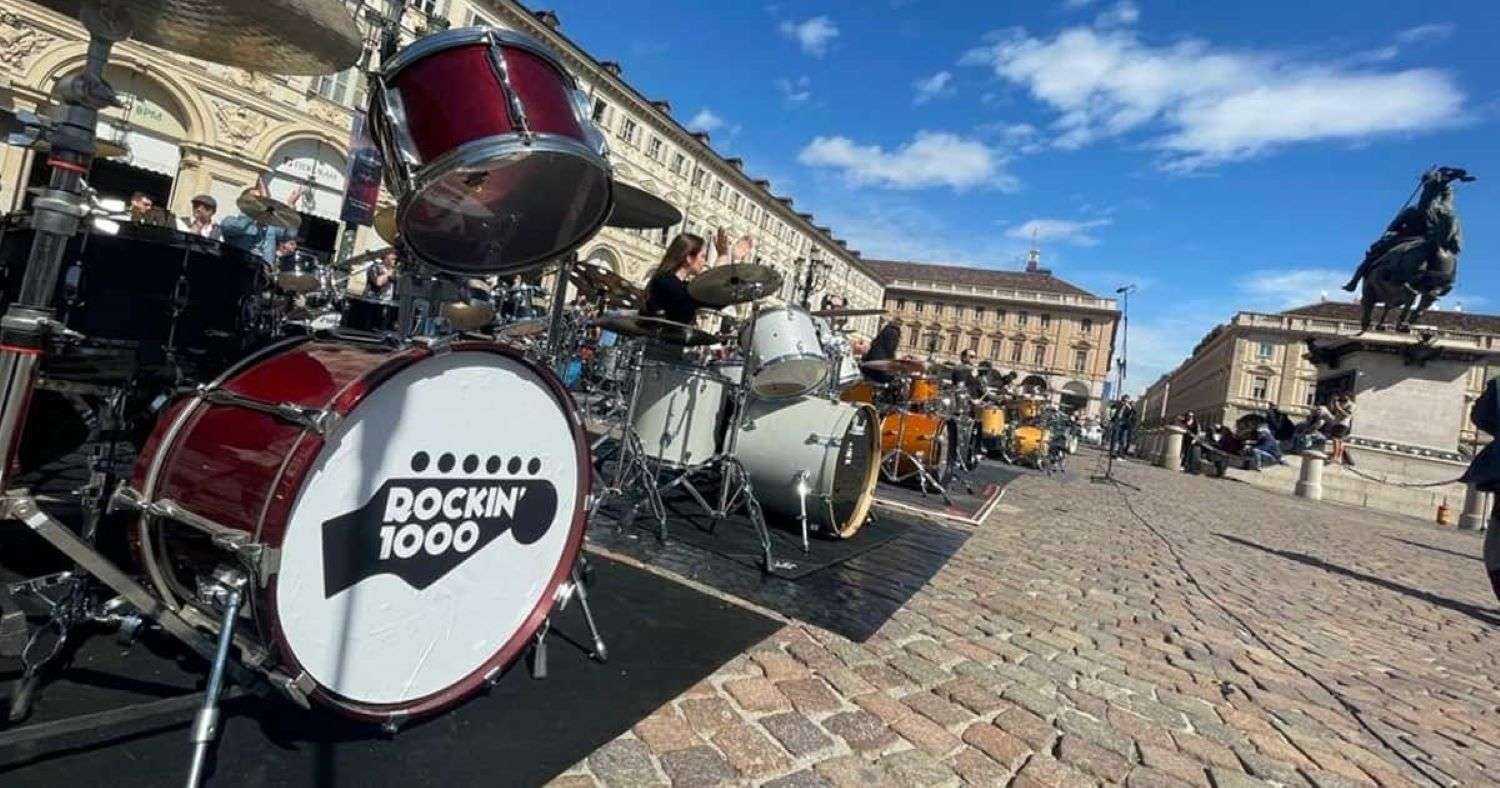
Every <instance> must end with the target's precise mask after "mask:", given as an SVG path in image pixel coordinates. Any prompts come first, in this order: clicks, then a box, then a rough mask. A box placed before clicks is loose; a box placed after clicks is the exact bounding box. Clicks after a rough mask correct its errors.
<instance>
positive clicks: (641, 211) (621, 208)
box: [604, 180, 682, 230]
mask: <svg viewBox="0 0 1500 788" xmlns="http://www.w3.org/2000/svg"><path fill="white" fill-rule="evenodd" d="M611 188H612V189H613V190H614V196H615V207H614V209H613V210H611V211H610V213H609V218H608V219H605V220H604V224H605V225H607V226H609V227H619V228H623V229H627V230H660V229H661V228H663V227H671V226H672V225H674V224H677V223H678V222H680V221H682V212H681V211H679V210H677V209H676V208H674V207H672V204H671V203H669V202H667V201H666V200H663V199H662V198H660V197H657V196H656V195H654V194H652V193H650V192H648V191H644V190H642V189H637V188H636V187H634V186H631V185H630V184H628V183H624V182H622V181H619V180H616V181H614V182H613V183H611Z"/></svg>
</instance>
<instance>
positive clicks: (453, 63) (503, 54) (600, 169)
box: [369, 27, 611, 275]
mask: <svg viewBox="0 0 1500 788" xmlns="http://www.w3.org/2000/svg"><path fill="white" fill-rule="evenodd" d="M589 113H590V106H589V100H588V98H587V97H586V96H585V95H584V93H583V92H582V91H581V90H579V88H578V85H577V83H576V82H575V81H574V79H573V77H572V76H571V75H570V74H568V72H567V70H566V69H564V68H563V66H562V63H561V61H559V60H558V58H557V57H556V56H555V55H554V54H553V53H552V52H550V51H549V50H548V49H547V48H546V47H544V46H543V45H542V44H541V43H540V42H539V41H537V40H535V39H533V38H531V37H529V36H525V35H522V34H520V33H517V32H514V31H510V30H500V29H498V28H488V27H466V28H460V29H456V30H448V31H445V32H442V33H437V34H435V35H429V36H426V37H424V38H421V39H418V40H417V41H416V42H415V43H413V44H412V45H411V46H408V47H407V48H406V49H404V50H402V51H401V53H400V54H398V55H396V57H395V58H393V59H392V60H391V62H390V63H388V64H387V65H386V66H385V68H384V70H383V71H382V72H381V74H380V77H379V79H377V80H376V81H375V83H374V84H373V85H372V86H371V91H370V111H369V118H370V130H371V134H372V136H373V137H374V139H375V142H376V144H377V145H378V146H379V147H380V149H381V152H382V154H383V156H384V158H385V166H386V174H387V181H388V185H389V186H390V189H391V191H392V192H393V193H394V194H395V195H396V197H397V199H398V200H399V208H398V209H397V213H396V224H397V227H398V229H399V230H400V234H401V239H402V240H403V241H404V242H405V243H406V244H408V245H410V246H411V249H412V251H413V252H414V253H415V254H416V255H417V257H419V258H421V259H423V260H425V261H426V262H428V263H430V264H431V265H432V266H433V267H435V268H437V269H439V270H443V271H447V272H450V273H456V274H468V275H474V274H496V273H501V274H506V273H515V272H518V271H525V270H528V269H532V268H536V267H537V266H539V265H541V264H542V263H543V262H544V261H546V260H549V259H551V258H553V257H556V256H558V255H560V254H562V253H564V252H567V251H568V250H570V249H572V248H574V247H576V246H578V245H579V244H581V243H583V241H584V240H586V239H588V238H589V237H590V236H592V235H593V234H594V232H595V231H597V230H598V229H599V227H600V226H601V225H602V224H603V223H604V220H605V218H606V217H608V216H609V213H610V210H611V196H610V166H609V163H608V161H607V160H606V159H605V145H604V137H603V135H602V134H600V133H599V130H598V129H597V128H595V127H594V125H593V123H592V121H590V119H589Z"/></svg>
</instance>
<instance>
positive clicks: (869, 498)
mask: <svg viewBox="0 0 1500 788" xmlns="http://www.w3.org/2000/svg"><path fill="white" fill-rule="evenodd" d="M835 463H836V464H835V465H834V467H833V489H832V490H831V491H830V492H829V496H828V497H829V502H830V503H831V504H832V506H833V517H834V523H833V527H834V532H835V533H837V534H838V535H839V536H840V537H841V538H844V539H847V538H849V537H851V536H853V535H854V533H855V532H856V531H858V530H859V527H860V526H861V525H864V524H865V520H866V519H867V517H868V515H869V513H870V504H871V503H873V502H874V500H875V483H876V482H877V481H878V478H879V477H878V474H879V472H880V416H879V414H877V413H876V412H875V408H874V407H872V406H870V405H860V406H858V408H856V412H855V414H854V418H853V419H852V420H850V422H849V428H848V430H847V431H845V432H844V435H843V441H842V443H841V444H840V445H839V451H838V454H837V455H836V457H835Z"/></svg>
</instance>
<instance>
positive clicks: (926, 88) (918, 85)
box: [911, 71, 954, 104]
mask: <svg viewBox="0 0 1500 788" xmlns="http://www.w3.org/2000/svg"><path fill="white" fill-rule="evenodd" d="M952 83H953V72H951V71H939V72H938V73H936V74H933V75H932V76H930V77H923V78H922V79H919V80H917V81H915V82H913V83H911V86H912V88H914V89H915V90H916V91H917V95H916V96H915V97H914V98H912V103H913V104H926V103H927V102H929V101H932V100H933V99H935V98H939V97H942V96H951V95H953V93H954V90H953V84H952Z"/></svg>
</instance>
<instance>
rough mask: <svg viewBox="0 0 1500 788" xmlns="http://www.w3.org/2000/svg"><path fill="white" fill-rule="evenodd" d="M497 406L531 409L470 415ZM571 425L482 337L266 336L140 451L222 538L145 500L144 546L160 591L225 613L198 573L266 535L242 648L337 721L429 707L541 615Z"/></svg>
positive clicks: (561, 517)
mask: <svg viewBox="0 0 1500 788" xmlns="http://www.w3.org/2000/svg"><path fill="white" fill-rule="evenodd" d="M289 405H294V406H296V408H295V409H290V408H288V406H289ZM496 408H500V409H502V411H503V412H509V413H519V414H525V418H515V419H503V418H475V414H482V413H491V412H494V411H495V409H496ZM296 409H300V410H301V411H302V413H304V414H306V418H301V417H298V418H293V417H290V416H289V415H288V413H289V411H290V410H296ZM581 424H582V422H581V421H580V420H579V419H578V417H577V416H576V414H575V413H574V406H573V404H572V399H571V398H570V397H569V395H568V393H567V392H566V391H564V390H563V387H562V385H561V384H560V383H559V382H558V380H557V377H556V376H555V375H553V374H552V372H550V371H549V370H547V369H545V368H544V367H541V366H538V365H536V364H534V363H532V362H530V361H527V360H526V359H525V358H523V357H522V356H521V355H520V354H519V353H518V352H516V351H512V350H509V349H507V348H505V347H503V346H500V345H497V344H494V343H489V342H466V341H460V342H455V343H454V344H453V345H452V346H451V347H450V348H448V349H445V350H444V351H443V352H437V351H434V350H431V349H427V348H421V347H407V348H404V349H400V350H393V349H390V348H384V347H381V346H378V345H374V344H364V343H350V342H316V341H314V342H308V341H302V342H297V343H289V344H284V345H279V346H277V347H275V348H273V349H271V350H269V351H267V352H265V353H263V354H261V355H259V356H256V357H252V358H251V359H248V360H246V361H245V362H244V363H242V364H241V365H240V366H239V367H238V368H236V369H235V370H233V371H232V372H230V373H229V374H227V375H226V376H225V377H224V378H223V379H221V380H220V381H218V382H216V383H214V384H213V385H212V386H210V387H209V388H208V389H207V390H205V391H203V392H194V393H193V394H192V395H190V396H188V397H187V398H186V399H184V400H180V401H179V402H177V403H175V404H174V405H172V406H171V407H170V408H168V410H167V411H165V413H164V415H163V417H162V418H161V419H160V420H159V421H158V422H157V426H156V430H155V432H154V433H153V434H152V436H151V438H150V440H149V441H148V443H147V444H146V447H145V449H144V450H143V451H142V452H141V455H140V459H139V461H138V462H137V464H136V468H135V474H134V478H133V480H132V486H133V488H134V490H135V491H136V494H137V495H139V497H140V498H142V499H144V500H145V501H147V502H157V503H160V502H163V501H166V500H171V501H172V502H174V503H175V505H176V506H179V507H181V508H183V509H185V510H187V511H189V512H192V513H193V514H194V515H197V516H198V517H201V518H206V519H207V520H209V521H212V522H213V523H215V524H216V525H217V527H218V528H219V529H221V530H222V533H221V534H220V535H219V536H215V537H210V536H209V535H207V534H205V533H204V532H202V531H199V530H197V529H195V528H191V527H187V526H184V525H182V524H180V523H164V522H162V521H161V520H159V519H157V518H156V517H154V516H151V515H145V516H143V517H142V519H141V520H140V522H139V524H138V525H136V526H135V527H134V528H133V529H132V531H133V532H134V534H135V536H136V540H135V542H136V549H137V554H138V556H139V558H140V560H141V563H142V564H143V565H144V570H145V575H146V577H147V579H148V582H149V583H150V584H151V585H153V586H154V588H155V590H156V592H157V593H158V594H159V595H160V597H161V599H162V601H163V604H165V605H167V606H168V607H169V608H172V609H182V608H197V609H199V611H200V614H199V615H198V616H197V618H199V619H203V620H207V621H212V622H217V621H218V620H219V614H218V613H216V612H214V611H213V610H212V608H210V607H208V605H207V604H206V603H204V602H202V601H200V597H199V594H198V591H197V588H198V583H199V581H203V580H208V579H210V578H211V577H212V575H213V572H214V570H215V569H216V568H217V567H219V566H222V565H244V563H243V562H244V561H245V559H246V557H247V556H248V555H250V551H248V550H246V551H235V550H234V548H233V545H235V544H238V541H237V540H243V541H244V542H245V543H246V544H249V545H251V546H256V547H260V548H262V550H260V551H257V552H255V553H254V554H255V555H257V556H262V555H263V556H264V560H256V561H254V562H253V563H252V564H251V566H252V567H253V568H251V569H249V570H248V571H250V572H251V577H250V582H249V584H248V586H247V593H248V594H249V595H250V597H249V600H248V601H247V603H246V605H245V609H246V610H248V611H250V612H249V613H248V614H247V616H246V617H247V619H248V622H249V623H248V625H247V626H246V627H245V629H244V630H243V633H244V634H243V641H242V635H241V632H236V636H235V640H236V641H237V642H242V644H243V646H244V651H245V653H246V654H260V655H262V656H263V657H264V658H265V659H266V662H267V667H272V668H275V669H277V670H278V671H279V672H280V673H281V674H282V675H283V676H285V677H290V678H291V679H293V680H294V681H293V682H292V683H293V684H294V685H295V687H296V688H297V689H298V690H300V691H302V692H305V693H306V694H307V695H308V696H309V698H310V699H311V700H312V701H313V702H315V703H317V704H319V705H322V706H326V707H329V708H331V709H333V710H336V711H338V712H340V713H342V714H346V715H349V716H353V717H357V718H361V719H368V720H375V721H391V722H400V721H402V720H405V719H409V718H414V717H420V716H424V715H430V714H434V713H436V712H438V711H441V710H443V709H445V708H447V707H450V706H452V705H454V704H456V703H458V702H460V701H462V700H463V699H464V698H466V697H468V696H469V695H472V694H473V693H475V692H477V691H479V690H480V689H481V688H482V687H483V686H484V685H485V683H486V682H487V681H489V680H490V679H493V678H494V677H495V676H498V675H500V673H501V671H503V670H504V669H505V667H506V666H507V665H508V664H510V663H511V662H513V661H514V660H515V659H516V658H518V657H519V656H520V655H521V654H522V653H524V651H525V649H526V648H527V647H528V646H529V645H530V644H531V642H532V639H533V638H534V636H535V634H536V632H537V630H538V629H539V628H540V627H541V626H542V623H543V621H544V620H545V619H546V617H547V616H548V615H549V614H550V613H551V612H552V609H553V606H554V604H555V603H556V600H557V591H558V587H559V586H560V585H561V584H563V583H564V582H566V581H567V579H568V576H569V573H570V572H571V571H572V569H573V564H574V561H575V560H576V558H577V555H578V552H579V548H580V547H581V545H582V543H583V531H584V526H585V523H586V519H587V517H586V515H587V507H586V506H585V505H584V499H585V496H586V495H587V493H588V489H589V462H588V444H587V438H586V436H585V435H584V433H583V430H582V426H581ZM221 537H222V538H221Z"/></svg>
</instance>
